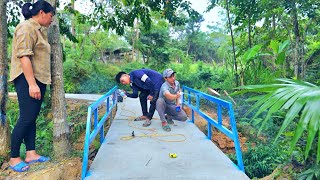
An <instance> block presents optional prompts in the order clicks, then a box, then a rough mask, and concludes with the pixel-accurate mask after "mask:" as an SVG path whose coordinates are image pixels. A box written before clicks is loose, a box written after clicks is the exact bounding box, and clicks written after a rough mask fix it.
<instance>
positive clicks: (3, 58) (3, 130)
mask: <svg viewBox="0 0 320 180" xmlns="http://www.w3.org/2000/svg"><path fill="white" fill-rule="evenodd" d="M6 7H7V0H2V1H1V2H0V19H1V26H0V144H1V145H0V156H3V157H7V156H8V151H9V146H10V130H9V123H7V121H6V103H7V98H8V88H7V79H8V78H7V77H8V53H7V46H8V44H7V42H8V36H7V14H6Z"/></svg>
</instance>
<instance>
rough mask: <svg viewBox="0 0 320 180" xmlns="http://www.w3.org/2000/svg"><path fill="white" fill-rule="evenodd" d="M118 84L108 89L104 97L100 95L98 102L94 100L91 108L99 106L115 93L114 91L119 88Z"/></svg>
mask: <svg viewBox="0 0 320 180" xmlns="http://www.w3.org/2000/svg"><path fill="white" fill-rule="evenodd" d="M117 88H118V87H117V86H114V87H113V88H112V89H111V90H110V91H108V93H106V94H105V95H103V96H102V97H100V98H99V99H98V100H97V101H96V102H94V103H93V104H91V105H90V106H89V107H88V109H89V108H91V109H96V108H97V107H99V106H100V105H101V104H102V103H103V102H104V101H105V100H106V99H107V98H108V97H109V96H110V95H112V94H113V92H114V91H115V90H116V89H117Z"/></svg>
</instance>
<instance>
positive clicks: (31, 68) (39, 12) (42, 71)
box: [9, 0, 54, 172]
mask: <svg viewBox="0 0 320 180" xmlns="http://www.w3.org/2000/svg"><path fill="white" fill-rule="evenodd" d="M22 14H23V16H24V17H25V19H26V20H25V21H24V22H21V23H20V24H19V25H18V26H17V27H16V29H15V32H14V36H13V41H12V59H11V69H10V80H9V81H13V83H14V86H15V89H16V92H17V96H18V101H19V110H20V116H19V119H18V121H17V124H16V125H15V127H14V129H13V131H12V135H11V158H10V162H9V164H10V168H11V169H13V170H14V171H17V172H23V171H26V170H28V169H29V165H30V164H32V163H35V162H46V161H48V160H50V158H48V157H44V156H40V155H39V154H37V153H36V150H35V139H36V119H37V116H38V114H39V112H40V107H41V103H42V101H43V97H44V94H45V91H46V85H47V84H51V70H50V63H51V62H50V53H51V49H50V45H49V43H48V37H47V27H49V25H50V24H51V22H52V16H53V15H54V9H53V7H52V6H51V5H50V4H49V3H48V2H46V1H44V0H39V1H37V2H36V3H34V4H31V3H26V4H24V5H23V6H22ZM22 141H24V143H25V145H26V159H25V162H24V161H23V160H22V159H21V158H20V146H21V143H22Z"/></svg>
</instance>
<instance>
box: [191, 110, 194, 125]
mask: <svg viewBox="0 0 320 180" xmlns="http://www.w3.org/2000/svg"><path fill="white" fill-rule="evenodd" d="M191 118H192V119H191V121H192V123H193V124H194V110H193V109H192V110H191Z"/></svg>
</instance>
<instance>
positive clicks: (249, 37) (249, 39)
mask: <svg viewBox="0 0 320 180" xmlns="http://www.w3.org/2000/svg"><path fill="white" fill-rule="evenodd" d="M248 43H249V48H251V47H252V42H251V19H250V16H248Z"/></svg>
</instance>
